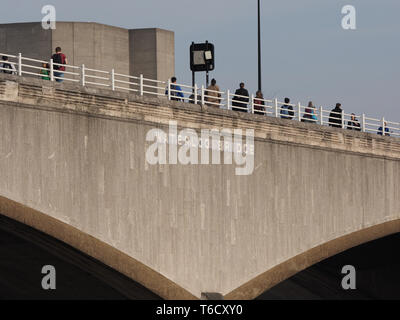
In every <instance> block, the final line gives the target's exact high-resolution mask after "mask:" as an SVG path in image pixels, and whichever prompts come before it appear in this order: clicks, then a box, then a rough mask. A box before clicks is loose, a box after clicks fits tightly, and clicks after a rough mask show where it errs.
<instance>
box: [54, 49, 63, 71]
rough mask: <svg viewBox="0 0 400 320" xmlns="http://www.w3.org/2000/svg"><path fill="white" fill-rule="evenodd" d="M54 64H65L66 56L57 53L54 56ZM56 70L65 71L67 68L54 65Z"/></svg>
mask: <svg viewBox="0 0 400 320" xmlns="http://www.w3.org/2000/svg"><path fill="white" fill-rule="evenodd" d="M52 58H53V62H54V63H59V64H65V58H64V55H62V54H61V53H56V54H53V57H52ZM54 70H61V71H64V70H65V67H62V66H58V65H54Z"/></svg>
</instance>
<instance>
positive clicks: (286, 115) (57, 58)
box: [0, 47, 390, 136]
mask: <svg viewBox="0 0 400 320" xmlns="http://www.w3.org/2000/svg"><path fill="white" fill-rule="evenodd" d="M51 59H52V60H53V63H54V64H53V70H54V71H53V72H54V78H55V80H56V81H57V82H62V81H63V78H64V72H65V65H67V64H68V61H67V57H66V55H65V54H64V53H63V52H62V50H61V47H57V48H56V49H55V53H54V54H53V55H52V56H51ZM0 72H3V73H6V74H17V70H16V69H15V63H11V62H9V60H8V56H3V57H2V61H1V63H0ZM39 74H40V75H41V78H42V79H43V80H50V79H51V75H50V65H49V64H48V63H43V64H42V69H41V70H40V71H39ZM176 81H177V79H176V77H172V78H171V84H170V90H171V92H170V93H169V92H168V88H167V89H166V91H165V94H166V95H168V94H169V95H170V96H171V100H173V101H184V94H183V92H182V88H181V87H180V86H179V85H178V84H177V83H176ZM204 96H205V98H204V100H205V103H206V104H207V105H209V106H215V107H219V106H220V104H221V99H222V97H221V91H220V88H219V86H218V85H217V81H216V80H215V79H212V80H211V85H210V86H208V87H207V89H206V91H205V95H204ZM194 101H195V96H194V94H192V95H191V96H190V97H189V103H194ZM197 101H198V103H201V96H197ZM284 101H285V103H284V104H283V105H282V106H281V107H280V117H281V118H282V119H288V120H292V119H293V118H294V115H295V112H294V109H293V107H294V106H293V105H292V104H290V99H289V98H285V100H284ZM249 102H250V98H249V92H248V90H247V89H246V88H245V84H244V82H241V83H240V84H239V88H238V89H237V90H236V91H235V94H234V96H233V99H232V110H233V111H238V112H245V113H247V112H248V104H249ZM252 105H253V108H254V110H253V111H254V113H255V114H260V115H265V114H266V113H267V112H266V107H265V102H264V96H263V94H262V92H261V91H257V92H256V95H255V97H254V100H253V104H252ZM321 116H322V115H321ZM342 117H343V109H342V105H341V104H340V103H337V104H336V106H335V108H333V109H332V110H331V112H330V114H329V125H330V126H331V127H336V128H342V127H343V126H344V123H343V119H342ZM301 121H302V122H309V123H316V122H317V121H318V118H317V110H316V108H315V106H314V104H313V102H312V101H310V102H309V103H308V105H307V107H306V108H305V110H304V113H303V117H302V119H301ZM383 127H384V129H383ZM347 129H348V130H355V131H361V125H360V122H359V121H358V119H357V118H356V115H355V114H354V113H352V114H351V119H350V121H348V123H347ZM378 134H379V135H385V136H390V129H389V127H388V126H387V123H386V122H385V123H384V126H381V127H379V129H378Z"/></svg>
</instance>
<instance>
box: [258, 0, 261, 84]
mask: <svg viewBox="0 0 400 320" xmlns="http://www.w3.org/2000/svg"><path fill="white" fill-rule="evenodd" d="M260 24H261V19H260V0H258V90H260V91H261V28H260Z"/></svg>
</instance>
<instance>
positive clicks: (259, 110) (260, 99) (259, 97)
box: [254, 90, 265, 115]
mask: <svg viewBox="0 0 400 320" xmlns="http://www.w3.org/2000/svg"><path fill="white" fill-rule="evenodd" d="M254 114H261V115H265V103H264V96H263V94H262V92H261V91H260V90H258V91H257V92H256V96H255V98H254Z"/></svg>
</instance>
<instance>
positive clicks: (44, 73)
mask: <svg viewBox="0 0 400 320" xmlns="http://www.w3.org/2000/svg"><path fill="white" fill-rule="evenodd" d="M49 69H50V66H49V64H48V63H44V62H43V63H42V69H40V71H39V74H41V75H42V80H50V71H49Z"/></svg>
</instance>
